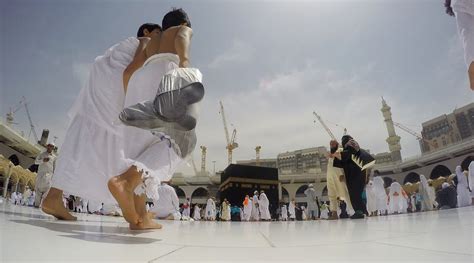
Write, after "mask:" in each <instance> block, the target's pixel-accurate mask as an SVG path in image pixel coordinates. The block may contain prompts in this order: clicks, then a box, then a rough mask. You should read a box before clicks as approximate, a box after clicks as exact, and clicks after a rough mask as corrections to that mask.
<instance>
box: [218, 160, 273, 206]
mask: <svg viewBox="0 0 474 263" xmlns="http://www.w3.org/2000/svg"><path fill="white" fill-rule="evenodd" d="M260 190H263V191H264V192H265V194H266V195H267V197H268V200H269V201H270V212H272V213H273V212H274V211H275V210H276V208H277V207H278V169H276V168H267V167H260V166H250V165H241V164H231V165H229V166H227V168H226V169H225V170H224V172H223V173H222V174H221V185H220V187H219V191H220V200H221V202H222V201H223V200H224V198H226V199H227V200H228V201H229V202H230V203H231V205H232V206H239V207H240V206H242V203H243V201H244V198H245V195H249V197H252V196H253V193H254V191H258V192H259V193H260Z"/></svg>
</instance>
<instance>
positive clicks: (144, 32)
mask: <svg viewBox="0 0 474 263" xmlns="http://www.w3.org/2000/svg"><path fill="white" fill-rule="evenodd" d="M148 34H150V31H148V29H146V28H145V29H143V35H144V36H147V35H148Z"/></svg>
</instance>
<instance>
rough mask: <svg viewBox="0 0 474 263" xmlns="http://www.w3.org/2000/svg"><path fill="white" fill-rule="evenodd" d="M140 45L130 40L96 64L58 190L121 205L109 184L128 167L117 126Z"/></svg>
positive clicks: (70, 134) (75, 116)
mask: <svg viewBox="0 0 474 263" xmlns="http://www.w3.org/2000/svg"><path fill="white" fill-rule="evenodd" d="M138 44H139V42H138V40H137V39H136V38H132V37H131V38H128V39H126V40H124V41H122V42H120V43H118V44H116V45H114V46H112V47H111V48H109V49H108V50H107V51H106V52H105V54H104V55H103V56H99V57H97V58H96V59H95V61H94V63H93V64H92V68H91V70H90V74H89V80H88V82H87V83H86V86H85V87H83V88H82V90H81V91H80V93H79V96H78V97H77V99H76V101H75V103H74V105H73V107H72V109H71V110H70V112H69V113H68V116H69V118H70V124H69V128H68V130H67V133H66V137H65V140H64V143H63V145H62V146H61V152H60V154H59V157H58V159H57V162H56V169H55V172H54V175H53V180H52V186H53V187H55V188H59V189H62V190H63V191H65V192H67V193H69V194H72V195H75V196H80V197H82V198H86V199H88V200H93V201H96V202H103V203H111V204H114V203H116V201H115V200H114V198H113V197H112V195H111V194H110V192H109V190H108V188H107V182H108V180H109V179H110V178H111V177H112V176H116V175H119V174H121V173H123V172H124V171H126V169H127V168H128V167H127V166H126V163H125V162H123V161H120V160H122V159H123V158H124V157H123V133H122V129H121V127H117V125H114V121H115V120H116V119H117V118H118V115H119V113H120V112H121V111H122V109H123V103H124V99H125V93H124V90H123V71H124V70H125V68H126V67H127V66H128V65H129V64H130V62H131V61H132V59H133V56H134V54H135V51H136V49H137V47H138Z"/></svg>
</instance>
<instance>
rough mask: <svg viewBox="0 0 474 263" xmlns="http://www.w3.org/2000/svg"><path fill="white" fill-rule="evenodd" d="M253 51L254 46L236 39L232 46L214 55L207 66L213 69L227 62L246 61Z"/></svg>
mask: <svg viewBox="0 0 474 263" xmlns="http://www.w3.org/2000/svg"><path fill="white" fill-rule="evenodd" d="M254 53H255V48H254V47H252V46H251V45H250V44H248V43H246V42H244V41H242V40H238V39H236V40H234V41H233V42H232V46H231V47H230V48H229V49H227V50H226V51H225V52H223V53H221V54H219V55H218V56H216V57H215V58H214V59H213V60H212V61H211V63H209V68H210V69H215V68H219V67H222V66H225V65H228V64H233V63H243V62H247V61H249V60H250V59H251V58H252V56H253V54H254Z"/></svg>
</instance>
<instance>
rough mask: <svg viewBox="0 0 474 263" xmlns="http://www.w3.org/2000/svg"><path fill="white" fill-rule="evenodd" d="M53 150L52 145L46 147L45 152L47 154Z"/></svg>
mask: <svg viewBox="0 0 474 263" xmlns="http://www.w3.org/2000/svg"><path fill="white" fill-rule="evenodd" d="M53 149H54V146H52V145H48V146H46V151H48V153H51V152H52V151H53Z"/></svg>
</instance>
